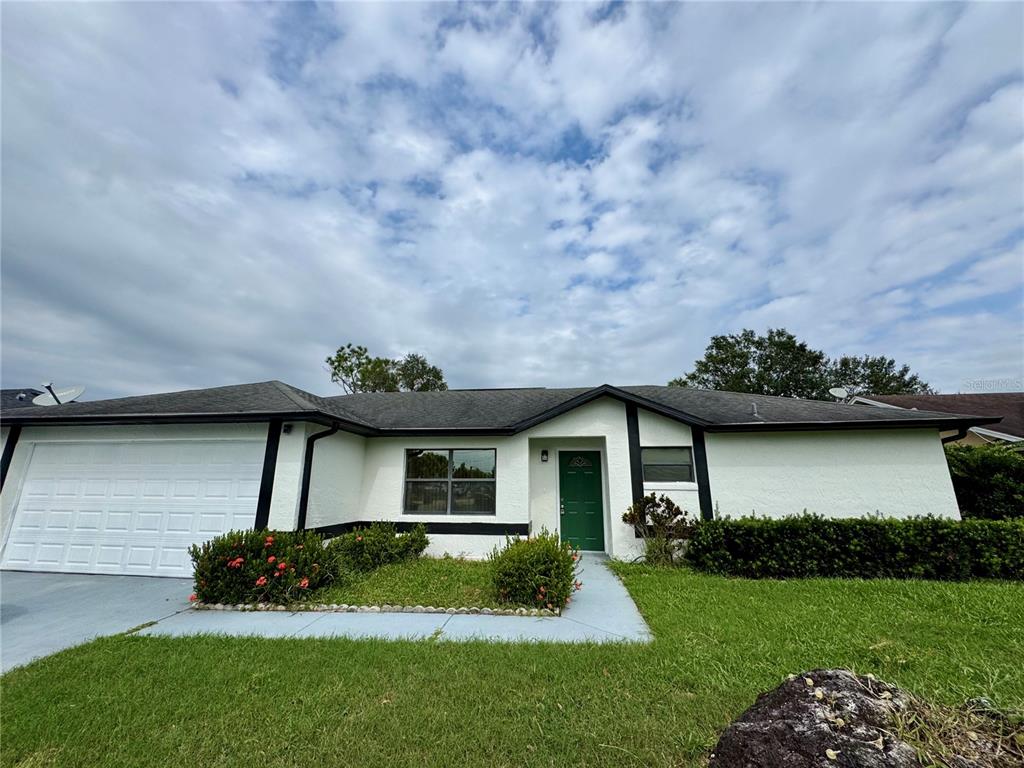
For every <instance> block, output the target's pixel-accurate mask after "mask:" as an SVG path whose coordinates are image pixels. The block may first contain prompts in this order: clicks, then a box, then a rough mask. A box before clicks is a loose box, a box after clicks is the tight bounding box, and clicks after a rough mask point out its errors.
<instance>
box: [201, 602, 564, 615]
mask: <svg viewBox="0 0 1024 768" xmlns="http://www.w3.org/2000/svg"><path fill="white" fill-rule="evenodd" d="M192 607H193V608H194V609H196V610H200V611H285V612H288V613H297V612H300V611H316V612H320V613H446V614H449V615H453V616H464V615H480V616H525V617H534V618H537V617H541V616H548V617H556V616H560V615H561V612H560V611H551V610H548V609H547V608H475V607H474V608H435V607H434V606H432V605H427V606H423V605H386V604H385V605H345V604H338V603H330V604H328V603H292V604H290V605H276V604H274V603H238V604H237V605H229V604H224V603H198V602H197V603H192Z"/></svg>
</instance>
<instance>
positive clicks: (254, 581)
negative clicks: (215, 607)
mask: <svg viewBox="0 0 1024 768" xmlns="http://www.w3.org/2000/svg"><path fill="white" fill-rule="evenodd" d="M189 555H191V557H192V564H193V568H194V576H195V597H196V599H198V600H201V601H202V602H204V603H230V604H234V603H289V602H293V601H295V600H300V599H302V598H303V597H304V596H305V595H306V594H308V593H309V592H310V591H312V590H314V589H317V588H318V587H321V586H324V585H326V584H327V583H329V582H330V581H331V579H332V578H333V576H334V574H333V568H332V566H331V563H330V560H329V559H328V557H327V553H326V551H325V548H324V542H323V539H322V538H321V537H320V535H319V534H316V533H312V532H310V531H231V532H229V533H225V534H223V535H222V536H217V537H216V538H214V539H211V540H210V541H207V542H205V543H204V544H197V545H193V546H192V547H191V548H189Z"/></svg>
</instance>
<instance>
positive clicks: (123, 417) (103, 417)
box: [3, 411, 378, 435]
mask: <svg viewBox="0 0 1024 768" xmlns="http://www.w3.org/2000/svg"><path fill="white" fill-rule="evenodd" d="M273 419H280V420H281V421H310V422H313V423H314V424H323V425H324V426H329V427H333V426H335V425H337V426H338V427H339V428H340V429H343V430H345V431H346V432H353V433H355V434H357V435H372V434H376V433H377V432H378V430H375V429H371V428H368V427H365V426H363V425H362V424H354V423H352V422H348V421H345V420H344V419H339V418H337V417H336V416H331V415H328V414H325V413H321V412H319V411H292V412H280V411H250V412H247V413H160V414H138V413H136V414H127V413H126V414H82V415H77V416H63V417H61V416H42V417H39V416H18V415H6V414H5V416H4V418H3V424H4V425H5V426H7V425H15V424H17V425H20V426H33V427H67V426H76V425H77V426H82V425H87V424H88V425H116V424H252V423H262V422H266V421H270V420H273Z"/></svg>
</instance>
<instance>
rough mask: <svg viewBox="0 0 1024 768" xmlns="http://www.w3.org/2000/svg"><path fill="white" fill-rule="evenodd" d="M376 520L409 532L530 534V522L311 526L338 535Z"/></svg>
mask: <svg viewBox="0 0 1024 768" xmlns="http://www.w3.org/2000/svg"><path fill="white" fill-rule="evenodd" d="M375 522H387V523H391V524H392V525H394V526H395V529H396V530H397V531H398V532H399V533H408V532H409V531H411V530H412V529H413V528H415V527H416V526H417V525H423V526H425V527H426V529H427V533H434V534H438V535H440V534H446V533H447V534H453V535H463V536H528V535H529V534H530V524H529V523H462V522H458V523H448V522H441V523H426V522H424V523H419V522H416V521H413V520H354V521H352V522H350V523H335V524H334V525H324V526H321V527H320V528H310V530H311V531H313V532H314V533H319V534H322V535H324V536H338V535H340V534H342V533H348V532H349V531H352V530H355V529H356V528H367V527H369V526H371V525H373V524H374V523H375Z"/></svg>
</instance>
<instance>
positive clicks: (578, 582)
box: [576, 581, 583, 589]
mask: <svg viewBox="0 0 1024 768" xmlns="http://www.w3.org/2000/svg"><path fill="white" fill-rule="evenodd" d="M582 586H583V582H582V581H577V582H576V589H579V588H580V587H582Z"/></svg>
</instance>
